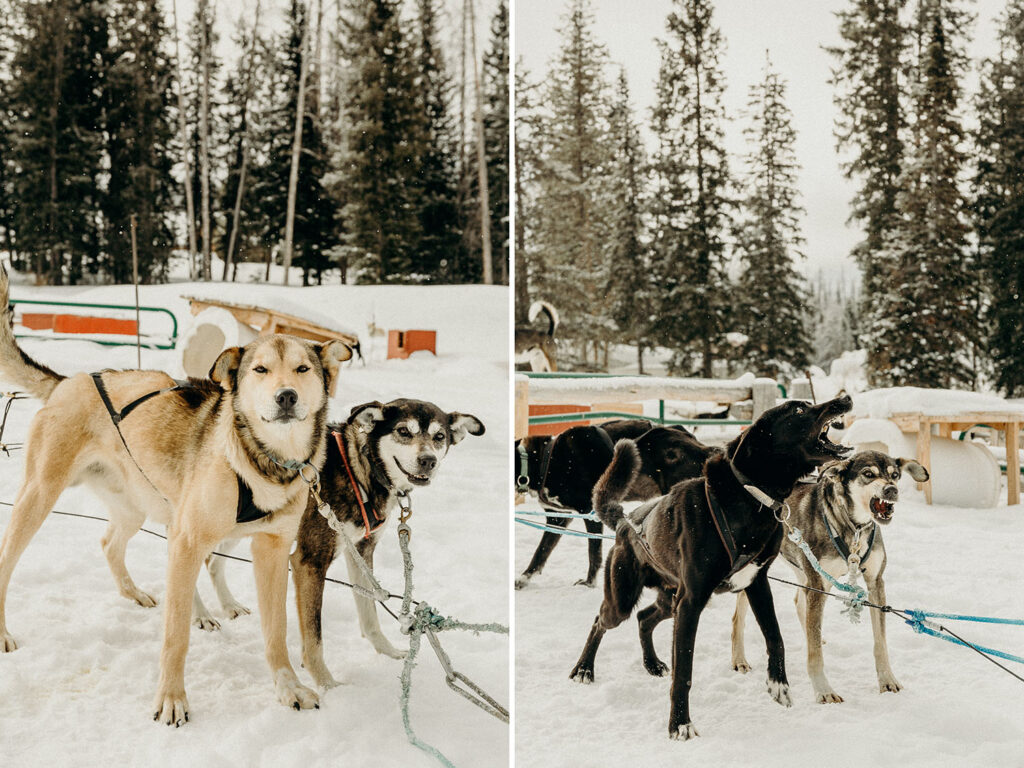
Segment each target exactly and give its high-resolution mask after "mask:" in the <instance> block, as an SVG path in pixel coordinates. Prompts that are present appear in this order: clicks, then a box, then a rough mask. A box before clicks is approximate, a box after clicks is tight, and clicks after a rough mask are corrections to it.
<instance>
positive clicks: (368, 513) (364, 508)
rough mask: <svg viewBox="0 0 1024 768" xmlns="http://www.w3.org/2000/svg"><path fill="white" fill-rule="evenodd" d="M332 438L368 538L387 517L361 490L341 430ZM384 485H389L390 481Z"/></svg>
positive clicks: (364, 533) (364, 534)
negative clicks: (382, 515) (378, 511)
mask: <svg viewBox="0 0 1024 768" xmlns="http://www.w3.org/2000/svg"><path fill="white" fill-rule="evenodd" d="M331 434H333V435H334V440H335V442H337V444H338V453H340V454H341V461H342V463H343V464H344V465H345V472H346V473H347V474H348V481H349V482H350V483H351V484H352V492H353V493H354V494H355V496H356V503H357V504H358V505H359V512H360V514H361V515H362V518H363V538H364V539H369V538H370V535H371V534H372V533H373V532H374V531H376V530H377V529H378V528H380V527H381V526H382V525H384V523H386V522H387V521H388V519H387V517H381V516H380V515H379V514H378V513H377V509H376V507H374V505H373V504H371V503H370V495H369V494H368V493H367V492H366V491H365V490H363V486H361V485H360V484H359V483H358V482H357V481H356V477H355V475H354V474H353V473H352V467H350V466H349V463H348V454H347V453H346V448H345V437H344V435H343V434H342V433H341V432H332V433H331ZM385 487H390V483H389V484H388V485H386V486H385Z"/></svg>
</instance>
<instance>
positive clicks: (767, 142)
mask: <svg viewBox="0 0 1024 768" xmlns="http://www.w3.org/2000/svg"><path fill="white" fill-rule="evenodd" d="M785 95H786V86H785V84H784V83H783V81H782V80H781V79H780V77H779V75H778V73H777V72H775V71H774V70H773V69H772V67H771V62H769V63H768V65H767V66H766V68H765V75H764V79H763V80H762V81H761V82H760V83H758V84H755V85H752V86H751V87H750V96H749V99H748V102H747V108H748V118H749V121H750V123H749V125H748V127H747V128H746V129H745V130H744V134H745V135H746V137H747V144H748V146H749V148H750V151H749V153H748V154H747V157H746V164H747V180H746V197H745V199H744V200H743V204H742V212H743V216H742V220H741V222H740V223H739V227H738V230H737V233H736V241H737V250H738V253H739V257H740V264H741V265H742V267H743V272H742V274H741V276H740V279H739V285H738V289H739V291H738V292H739V301H738V304H739V312H738V316H739V317H740V318H741V319H742V320H741V326H740V327H739V329H738V330H741V331H742V332H743V333H744V334H745V335H746V337H747V341H746V342H745V343H744V345H743V348H742V357H743V360H744V362H745V364H746V365H747V366H748V368H751V369H753V370H754V372H755V373H757V374H758V375H759V376H768V377H770V378H773V379H774V378H779V376H780V374H783V373H785V374H787V375H792V374H793V373H794V372H795V371H799V370H801V369H803V368H804V367H805V366H806V365H807V350H808V347H809V338H808V333H807V328H806V326H805V322H806V318H807V309H808V308H807V296H806V289H805V287H804V284H803V279H802V278H801V276H800V274H799V273H798V272H797V269H796V264H795V262H796V260H797V259H800V258H803V254H802V253H801V252H800V247H801V245H802V244H803V242H804V240H803V237H802V235H801V234H800V216H801V214H802V213H803V209H802V208H801V207H800V204H799V202H798V198H799V194H800V193H799V191H798V189H797V174H798V171H799V166H798V165H797V162H796V152H795V149H794V144H795V142H796V131H794V130H793V126H792V113H791V112H790V110H789V108H788V107H787V106H786V102H785Z"/></svg>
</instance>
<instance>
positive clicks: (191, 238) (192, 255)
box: [171, 0, 196, 280]
mask: <svg viewBox="0 0 1024 768" xmlns="http://www.w3.org/2000/svg"><path fill="white" fill-rule="evenodd" d="M171 10H172V12H173V14H174V61H175V66H176V68H177V72H178V123H179V124H180V128H181V160H182V162H183V163H184V165H185V213H186V215H187V216H188V276H189V279H190V280H195V277H196V206H195V202H194V201H193V200H192V169H191V167H190V166H189V162H188V123H187V122H186V120H185V92H184V82H183V81H182V78H181V49H180V46H179V44H178V3H177V0H172V2H171Z"/></svg>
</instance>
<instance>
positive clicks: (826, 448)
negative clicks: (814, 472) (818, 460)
mask: <svg viewBox="0 0 1024 768" xmlns="http://www.w3.org/2000/svg"><path fill="white" fill-rule="evenodd" d="M832 428H835V429H842V428H843V420H842V419H836V418H833V417H831V416H828V417H826V419H825V425H824V426H823V427H822V428H821V433H820V434H819V435H818V445H817V448H818V450H819V451H821V452H823V453H825V454H828V455H831V456H835V457H836V458H840V459H841V458H843V457H844V456H847V455H849V453H850V452H851V451H852V450H853V448H850V447H848V446H845V445H839V444H838V443H833V442H832V441H831V440H829V438H828V431H829V429H832Z"/></svg>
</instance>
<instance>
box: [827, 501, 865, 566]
mask: <svg viewBox="0 0 1024 768" xmlns="http://www.w3.org/2000/svg"><path fill="white" fill-rule="evenodd" d="M821 519H822V520H823V521H824V522H825V530H826V531H827V532H828V537H829V539H831V540H832V546H833V547H835V548H836V552H838V553H839V555H840V557H842V558H843V560H844V561H846V562H849V560H850V555H851V554H855V553H851V552H850V548H849V547H848V546H846V541H845V540H844V539H843V537H842V536H840V535H839V534H837V533H836V532H835V531H834V530H833V528H832V524H831V523H829V521H828V516H827V515H826V514H825V510H824V509H822V510H821ZM877 530H878V525H877V524H876V523H875V522H874V521H872V522H871V533H869V534H868V547H867V549H865V550H864V554H863V555H860V561H861V562H862V563H863V562H864V561H865V560H867V559H868V555H870V554H871V548H872V547H873V546H874V544H875V531H877ZM865 569H866V566H865V567H864V568H861V570H862V571H863V570H865Z"/></svg>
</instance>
